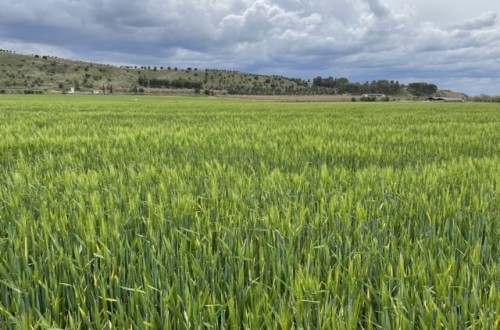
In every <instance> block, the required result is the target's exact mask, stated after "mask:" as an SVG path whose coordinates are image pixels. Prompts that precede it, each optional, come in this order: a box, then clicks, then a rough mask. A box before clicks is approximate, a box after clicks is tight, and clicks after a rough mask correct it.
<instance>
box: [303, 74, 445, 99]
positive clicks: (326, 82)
mask: <svg viewBox="0 0 500 330" xmlns="http://www.w3.org/2000/svg"><path fill="white" fill-rule="evenodd" d="M312 88H313V89H318V90H320V91H323V92H325V93H333V94H353V95H359V94H385V95H401V94H403V92H404V91H405V89H406V90H407V91H408V92H409V93H410V94H412V95H415V96H428V95H433V94H435V93H436V92H437V90H438V88H437V86H436V85H434V84H429V83H426V82H415V83H410V84H408V86H405V85H403V84H400V83H399V81H394V80H390V81H389V80H373V81H372V82H368V81H367V82H365V83H363V84H361V83H351V82H349V80H348V79H347V78H344V77H341V78H333V77H328V78H323V77H316V78H314V79H313V83H312Z"/></svg>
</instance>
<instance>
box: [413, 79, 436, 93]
mask: <svg viewBox="0 0 500 330" xmlns="http://www.w3.org/2000/svg"><path fill="white" fill-rule="evenodd" d="M408 92H410V93H411V94H412V95H415V96H429V95H432V94H434V93H436V92H437V86H436V85H434V84H428V83H424V82H418V83H410V84H408Z"/></svg>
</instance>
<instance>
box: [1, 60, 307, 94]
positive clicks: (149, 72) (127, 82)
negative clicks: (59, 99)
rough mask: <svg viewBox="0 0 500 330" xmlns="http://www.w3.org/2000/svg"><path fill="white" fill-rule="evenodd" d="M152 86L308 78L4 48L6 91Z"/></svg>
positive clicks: (156, 89)
mask: <svg viewBox="0 0 500 330" xmlns="http://www.w3.org/2000/svg"><path fill="white" fill-rule="evenodd" d="M71 88H73V89H74V90H76V91H82V92H94V91H95V92H97V91H99V92H102V91H105V92H107V93H109V92H122V93H123V92H149V93H166V92H169V91H172V90H175V91H177V92H179V91H181V90H183V89H184V90H190V91H193V90H196V92H201V91H206V93H213V92H218V93H230V94H236V93H243V94H293V93H301V92H302V93H303V92H304V91H305V90H307V89H308V84H307V83H306V82H305V81H303V80H300V79H290V78H285V77H281V76H265V75H255V74H246V73H241V72H236V71H223V70H199V69H197V68H187V69H179V68H172V67H131V66H127V67H117V66H113V65H107V64H98V63H90V62H83V61H74V60H67V59H61V58H57V57H47V56H39V55H21V54H15V53H12V52H7V51H2V52H0V92H1V91H3V92H4V93H5V92H16V91H17V92H21V91H27V92H29V91H40V92H64V91H68V90H70V89H71Z"/></svg>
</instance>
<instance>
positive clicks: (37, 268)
mask: <svg viewBox="0 0 500 330" xmlns="http://www.w3.org/2000/svg"><path fill="white" fill-rule="evenodd" d="M499 207H500V106H499V105H494V104H488V105H484V104H431V103H407V104H406V103H384V104H381V103H371V104H360V103H271V102H252V101H232V100H221V99H208V98H191V99H187V98H160V97H158V98H142V97H139V98H137V99H134V97H125V96H122V97H105V96H96V97H91V96H87V97H78V96H75V97H73V96H66V97H62V96H57V97H54V96H38V97H7V96H6V97H0V328H2V329H49V328H55V329H58V328H62V329H148V328H151V329H210V328H212V329H222V328H226V329H236V328H247V329H259V328H268V329H415V328H417V329H468V328H470V329H495V328H498V327H500V292H499V290H500V287H499V286H500V244H499V241H500V214H499Z"/></svg>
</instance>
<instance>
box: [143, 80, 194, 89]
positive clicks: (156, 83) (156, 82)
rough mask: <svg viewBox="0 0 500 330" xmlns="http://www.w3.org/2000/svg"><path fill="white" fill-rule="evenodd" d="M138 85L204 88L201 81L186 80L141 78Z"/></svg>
mask: <svg viewBox="0 0 500 330" xmlns="http://www.w3.org/2000/svg"><path fill="white" fill-rule="evenodd" d="M137 83H138V84H139V85H140V86H143V87H147V88H179V89H180V88H194V89H198V90H199V89H201V88H202V87H203V83H202V82H201V81H190V80H186V79H182V78H179V79H175V80H168V79H159V78H147V77H139V79H138V80H137Z"/></svg>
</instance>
